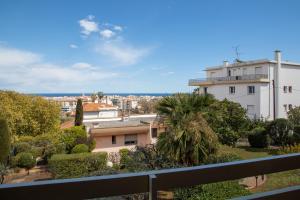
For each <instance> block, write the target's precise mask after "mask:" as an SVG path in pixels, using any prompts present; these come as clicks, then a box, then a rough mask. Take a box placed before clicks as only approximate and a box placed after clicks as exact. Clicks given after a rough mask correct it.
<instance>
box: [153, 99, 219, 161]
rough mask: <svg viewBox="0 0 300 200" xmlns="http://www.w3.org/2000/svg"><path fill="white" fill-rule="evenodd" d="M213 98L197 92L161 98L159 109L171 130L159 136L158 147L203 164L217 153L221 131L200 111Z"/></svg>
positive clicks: (171, 154)
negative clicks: (218, 134)
mask: <svg viewBox="0 0 300 200" xmlns="http://www.w3.org/2000/svg"><path fill="white" fill-rule="evenodd" d="M213 101H215V100H214V98H212V97H211V96H209V95H205V96H199V95H194V94H176V95H174V96H172V97H165V98H164V99H163V100H162V101H160V102H159V104H158V106H157V110H158V113H159V115H160V116H161V117H163V118H164V119H165V122H166V124H167V125H168V130H167V132H166V133H163V134H161V135H160V137H159V138H158V143H157V147H158V149H159V150H160V151H162V152H164V153H165V154H166V155H168V156H169V157H171V158H174V159H175V160H177V161H178V162H179V163H181V164H184V165H196V164H199V163H201V162H202V161H203V160H205V159H206V158H207V157H208V156H209V155H210V154H213V153H216V151H217V146H218V139H217V135H216V134H215V133H214V131H213V130H212V129H211V128H210V127H209V125H208V123H207V122H206V120H205V119H204V118H203V116H202V114H201V112H200V111H202V112H203V111H205V109H206V108H207V106H208V105H210V103H211V102H213Z"/></svg>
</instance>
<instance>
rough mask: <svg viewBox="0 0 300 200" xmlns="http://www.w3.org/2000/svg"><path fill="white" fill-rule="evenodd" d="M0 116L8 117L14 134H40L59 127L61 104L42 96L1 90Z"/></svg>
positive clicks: (50, 131)
mask: <svg viewBox="0 0 300 200" xmlns="http://www.w3.org/2000/svg"><path fill="white" fill-rule="evenodd" d="M0 99H1V101H0V118H3V119H6V120H7V123H8V126H9V128H10V130H11V133H12V135H13V136H15V135H32V136H36V135H40V134H45V133H53V132H56V131H57V130H58V129H59V123H60V122H59V114H60V109H59V106H58V105H57V104H56V103H55V102H52V101H48V100H46V99H43V98H42V97H37V96H30V95H24V94H20V93H17V92H11V91H0Z"/></svg>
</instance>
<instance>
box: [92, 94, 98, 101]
mask: <svg viewBox="0 0 300 200" xmlns="http://www.w3.org/2000/svg"><path fill="white" fill-rule="evenodd" d="M91 99H92V102H95V101H96V99H97V94H95V93H93V94H92V95H91Z"/></svg>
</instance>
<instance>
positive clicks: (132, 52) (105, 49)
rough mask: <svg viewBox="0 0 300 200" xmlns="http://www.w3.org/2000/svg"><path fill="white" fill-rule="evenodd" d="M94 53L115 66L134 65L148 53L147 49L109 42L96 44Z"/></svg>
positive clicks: (118, 42)
mask: <svg viewBox="0 0 300 200" xmlns="http://www.w3.org/2000/svg"><path fill="white" fill-rule="evenodd" d="M96 52H98V53H99V54H101V55H102V56H106V57H108V58H109V59H110V60H111V61H113V62H114V63H116V64H117V65H124V66H125V65H134V64H136V63H138V62H139V61H140V60H141V59H142V58H143V57H145V56H146V55H147V54H148V53H149V52H150V49H149V48H136V47H133V46H130V45H128V44H125V43H124V42H120V41H110V42H104V43H101V44H98V46H97V47H96Z"/></svg>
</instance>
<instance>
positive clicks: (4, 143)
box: [0, 119, 10, 164]
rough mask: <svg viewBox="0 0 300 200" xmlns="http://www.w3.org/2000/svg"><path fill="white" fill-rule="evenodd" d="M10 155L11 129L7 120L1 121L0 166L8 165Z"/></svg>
mask: <svg viewBox="0 0 300 200" xmlns="http://www.w3.org/2000/svg"><path fill="white" fill-rule="evenodd" d="M9 153H10V129H9V128H8V124H7V122H6V120H4V119H0V164H1V163H4V164H7V161H8V158H9Z"/></svg>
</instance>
